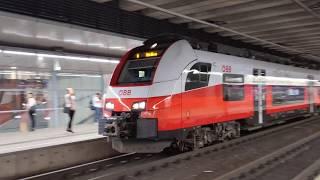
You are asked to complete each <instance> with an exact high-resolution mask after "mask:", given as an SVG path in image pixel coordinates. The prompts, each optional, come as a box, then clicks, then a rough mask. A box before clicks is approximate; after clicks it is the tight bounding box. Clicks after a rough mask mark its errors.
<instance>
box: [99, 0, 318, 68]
mask: <svg viewBox="0 0 320 180" xmlns="http://www.w3.org/2000/svg"><path fill="white" fill-rule="evenodd" d="M93 1H96V2H98V3H105V2H109V1H110V0H93ZM119 7H120V8H121V9H124V10H126V11H131V12H137V13H141V14H143V15H145V16H149V17H152V18H156V19H160V20H167V21H169V22H171V23H175V24H187V25H188V28H190V29H202V30H204V31H206V32H208V33H214V34H218V35H220V36H223V37H230V38H232V39H235V40H241V41H243V42H247V43H250V44H254V45H259V46H262V47H267V48H269V49H274V50H277V51H281V52H285V53H288V54H292V55H297V56H302V57H307V58H311V59H313V60H316V61H319V62H320V1H319V0H120V1H119Z"/></svg>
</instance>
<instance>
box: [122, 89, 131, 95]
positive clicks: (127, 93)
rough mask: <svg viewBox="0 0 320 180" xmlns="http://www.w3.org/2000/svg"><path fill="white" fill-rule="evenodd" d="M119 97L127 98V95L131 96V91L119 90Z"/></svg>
mask: <svg viewBox="0 0 320 180" xmlns="http://www.w3.org/2000/svg"><path fill="white" fill-rule="evenodd" d="M119 95H120V96H129V95H131V90H120V91H119Z"/></svg>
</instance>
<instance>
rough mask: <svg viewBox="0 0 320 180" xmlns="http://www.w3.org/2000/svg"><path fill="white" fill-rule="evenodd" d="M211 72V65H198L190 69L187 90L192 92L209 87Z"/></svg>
mask: <svg viewBox="0 0 320 180" xmlns="http://www.w3.org/2000/svg"><path fill="white" fill-rule="evenodd" d="M210 71H211V64H209V63H196V64H194V65H193V66H192V67H191V68H190V72H189V73H188V75H187V80H186V85H185V90H186V91H188V90H191V89H196V88H201V87H205V86H208V84H209V78H210V75H209V73H208V72H210Z"/></svg>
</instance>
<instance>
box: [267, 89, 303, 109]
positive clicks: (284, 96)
mask: <svg viewBox="0 0 320 180" xmlns="http://www.w3.org/2000/svg"><path fill="white" fill-rule="evenodd" d="M304 94H305V89H304V87H288V86H273V87H272V104H273V105H286V104H296V103H303V102H304Z"/></svg>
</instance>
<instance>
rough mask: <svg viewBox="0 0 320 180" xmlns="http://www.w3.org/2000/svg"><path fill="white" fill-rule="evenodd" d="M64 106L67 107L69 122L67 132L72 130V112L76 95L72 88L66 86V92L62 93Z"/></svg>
mask: <svg viewBox="0 0 320 180" xmlns="http://www.w3.org/2000/svg"><path fill="white" fill-rule="evenodd" d="M64 102H65V107H66V108H67V109H68V112H67V113H68V115H69V123H68V128H67V131H68V132H72V133H73V131H72V121H73V116H74V113H75V112H76V96H75V93H74V90H73V89H72V88H67V94H66V95H64Z"/></svg>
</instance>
